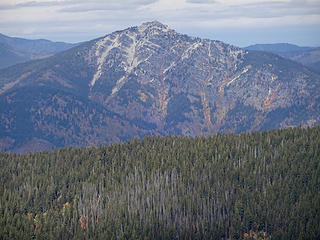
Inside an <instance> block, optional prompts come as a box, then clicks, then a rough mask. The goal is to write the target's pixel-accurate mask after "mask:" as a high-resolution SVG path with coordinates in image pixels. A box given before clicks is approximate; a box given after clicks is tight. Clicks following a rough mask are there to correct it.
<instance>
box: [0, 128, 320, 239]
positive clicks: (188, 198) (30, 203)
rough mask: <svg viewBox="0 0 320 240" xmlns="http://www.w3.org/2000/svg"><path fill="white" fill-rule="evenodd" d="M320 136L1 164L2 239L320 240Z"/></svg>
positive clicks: (272, 135)
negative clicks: (228, 239) (253, 239)
mask: <svg viewBox="0 0 320 240" xmlns="http://www.w3.org/2000/svg"><path fill="white" fill-rule="evenodd" d="M319 162H320V127H314V128H306V129H302V128H291V129H284V130H276V131H266V132H261V133H245V134H240V135H235V134H224V135H219V134H218V135H216V136H212V137H208V138H205V137H196V138H193V139H191V138H187V137H146V138H144V139H142V140H141V141H138V140H134V141H130V142H127V143H124V144H113V145H110V146H104V147H90V148H79V149H75V148H67V149H57V150H54V151H52V152H50V153H48V152H39V153H34V154H25V155H17V154H7V153H1V154H0V179H1V183H2V184H1V185H0V197H1V198H0V239H226V238H231V239H251V238H256V239H258V238H260V239H270V238H272V239H320V176H319V175H320V164H319Z"/></svg>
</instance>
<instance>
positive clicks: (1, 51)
mask: <svg viewBox="0 0 320 240" xmlns="http://www.w3.org/2000/svg"><path fill="white" fill-rule="evenodd" d="M77 45H78V44H71V43H64V42H51V41H49V40H44V39H39V40H28V39H23V38H13V37H8V36H6V35H3V34H0V69H1V68H6V67H9V66H12V65H15V64H17V63H22V62H26V61H29V60H34V59H40V58H45V57H49V56H51V55H53V54H56V53H58V52H61V51H64V50H67V49H69V48H72V47H75V46H77Z"/></svg>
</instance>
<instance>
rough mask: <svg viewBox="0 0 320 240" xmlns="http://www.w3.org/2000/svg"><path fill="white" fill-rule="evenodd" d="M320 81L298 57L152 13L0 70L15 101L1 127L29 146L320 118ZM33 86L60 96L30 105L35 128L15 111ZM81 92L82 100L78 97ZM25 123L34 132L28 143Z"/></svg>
mask: <svg viewBox="0 0 320 240" xmlns="http://www.w3.org/2000/svg"><path fill="white" fill-rule="evenodd" d="M319 86H320V76H319V75H318V74H317V73H315V72H312V71H310V70H309V69H308V68H306V67H304V66H302V65H301V64H299V63H296V62H293V61H290V60H286V59H284V58H282V57H280V56H277V55H274V54H271V53H265V52H255V51H249V50H244V49H241V48H238V47H235V46H231V45H228V44H225V43H223V42H220V41H215V40H208V39H200V38H195V37H189V36H187V35H184V34H180V33H177V32H175V31H174V30H171V29H170V28H168V27H167V26H166V25H163V24H161V23H159V22H149V23H144V24H142V25H140V26H138V27H130V28H127V29H124V30H122V31H116V32H113V33H110V34H107V35H105V36H104V37H101V38H97V39H94V40H92V41H88V42H86V43H84V44H81V45H79V46H77V47H75V48H72V49H70V50H67V51H64V52H61V53H58V54H56V55H54V56H52V57H49V58H47V59H43V60H37V61H34V62H30V63H26V64H21V65H19V67H18V66H13V67H11V68H8V69H5V70H2V71H0V89H1V90H0V101H1V104H0V105H1V106H7V107H6V108H7V110H6V111H4V110H3V109H2V111H1V112H0V119H1V123H2V124H1V125H2V128H1V129H0V133H1V135H0V136H1V137H2V138H1V139H2V142H6V144H2V145H1V147H0V149H2V151H15V149H18V148H19V149H21V147H22V148H23V146H24V145H25V144H26V142H30V141H32V137H33V138H35V137H36V139H38V140H37V141H40V140H43V141H48V142H49V143H50V144H51V145H52V146H55V147H61V146H70V145H81V146H83V145H91V144H94V145H97V144H105V143H108V142H112V141H114V140H115V139H116V140H117V141H122V140H126V139H132V138H134V137H139V138H140V137H143V136H146V135H155V134H156V135H172V134H173V135H183V136H198V135H211V134H214V133H217V132H235V133H240V132H244V131H259V130H264V129H272V128H284V127H289V126H297V125H303V126H313V125H317V124H319V123H320V116H319V112H318V109H319V106H320V94H319V92H318V91H317V90H316V89H318V87H319ZM27 87H31V88H32V87H33V88H36V87H40V88H41V89H42V91H44V90H45V91H47V92H48V93H49V94H48V95H47V96H45V95H43V96H42V97H39V93H37V91H33V92H32V94H30V100H29V101H31V99H33V98H39V99H40V100H41V99H42V100H41V101H40V102H51V104H52V105H51V106H50V109H52V111H51V112H50V111H48V110H46V108H48V107H49V106H48V105H46V104H44V103H43V104H42V105H41V104H36V102H39V100H37V101H33V103H32V104H31V106H30V107H29V106H28V107H27V106H23V109H26V112H25V115H26V116H25V119H29V120H30V121H29V124H28V125H30V126H31V127H30V129H29V130H25V129H24V127H23V124H22V125H21V124H20V125H19V124H18V122H19V121H18V120H17V119H15V118H14V114H16V113H17V111H18V110H17V109H18V108H17V107H16V105H17V103H18V102H19V98H20V97H21V94H20V95H19V96H20V97H17V96H18V95H17V91H22V92H23V89H24V88H27ZM19 89H20V90H19ZM52 92H58V93H59V94H60V95H59V96H58V97H57V93H55V94H51V93H52ZM48 96H50V97H48ZM57 98H58V99H60V100H59V101H58V100H55V99H57ZM73 98H81V99H82V100H81V101H71V102H69V101H70V99H73ZM43 99H46V101H43ZM31 102H32V101H31ZM69 103H70V104H69ZM71 103H73V104H74V105H73V104H71ZM93 105H94V106H98V108H99V109H101V111H100V110H99V111H98V110H94V111H96V113H98V116H100V117H99V118H100V120H97V121H95V122H91V121H90V116H91V118H92V117H94V113H93V112H94V111H93V112H92V111H91V110H90V109H91V108H92V106H93ZM89 106H91V107H89ZM94 109H96V108H94ZM79 111H80V112H81V114H76V112H78V113H79ZM8 112H12V115H11V117H8V116H9V114H8ZM90 112H91V114H89V113H90ZM107 112H109V113H112V114H111V115H110V114H109V115H108V114H107ZM78 115H80V116H82V117H78ZM112 119H113V121H111V120H112ZM121 119H122V120H121ZM118 122H119V123H120V124H119V123H118ZM49 123H50V124H49ZM10 124H11V125H10ZM17 125H19V126H21V127H20V130H19V131H22V132H25V135H24V137H23V139H24V140H23V139H22V140H21V139H20V141H19V144H18V140H17V137H16V133H14V132H15V131H16V132H18V130H17V128H16V127H15V126H17ZM49 125H50V128H48V126H49ZM66 126H68V127H66ZM48 129H50V134H51V135H50V134H49V135H48V134H47V132H48ZM58 129H60V130H59V131H58ZM101 129H102V130H101ZM67 130H68V131H67ZM99 130H101V131H99ZM64 131H66V132H68V134H66V135H65V136H64V135H63V134H62V133H63V132H64ZM55 132H59V133H60V134H56V135H55ZM104 135H105V136H106V137H105V138H103V136H104ZM3 139H7V140H3ZM8 139H9V140H8ZM39 139H40V140H39ZM73 139H74V140H73ZM10 141H11V142H10ZM4 145H5V146H6V147H3V146H4Z"/></svg>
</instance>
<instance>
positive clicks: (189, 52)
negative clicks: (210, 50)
mask: <svg viewBox="0 0 320 240" xmlns="http://www.w3.org/2000/svg"><path fill="white" fill-rule="evenodd" d="M201 45H202V43H201V42H195V43H194V44H192V45H191V46H190V47H188V48H187V49H186V50H185V52H184V53H183V54H182V56H181V60H184V59H186V58H189V57H190V55H191V53H192V52H193V51H194V50H196V49H197V48H198V47H199V46H201Z"/></svg>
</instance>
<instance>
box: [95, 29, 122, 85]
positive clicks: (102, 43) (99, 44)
mask: <svg viewBox="0 0 320 240" xmlns="http://www.w3.org/2000/svg"><path fill="white" fill-rule="evenodd" d="M118 39H119V35H117V36H116V38H115V39H114V40H111V39H110V37H109V36H107V37H105V38H103V39H101V40H99V41H98V42H97V43H96V46H97V48H96V52H95V56H96V57H97V65H98V68H97V71H96V73H95V74H94V76H93V78H92V80H91V82H90V86H91V87H93V86H94V84H95V83H96V81H97V80H98V79H99V78H100V77H101V74H102V66H103V64H104V63H105V61H106V57H107V55H108V53H109V52H110V51H111V49H113V48H115V47H118V46H119V45H120V43H119V41H118ZM108 40H110V41H112V42H111V44H110V45H108V46H107V47H105V44H106V42H107V41H108ZM103 47H105V49H104V51H103V52H102V53H100V52H101V49H102V48H103ZM99 55H100V56H99Z"/></svg>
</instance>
